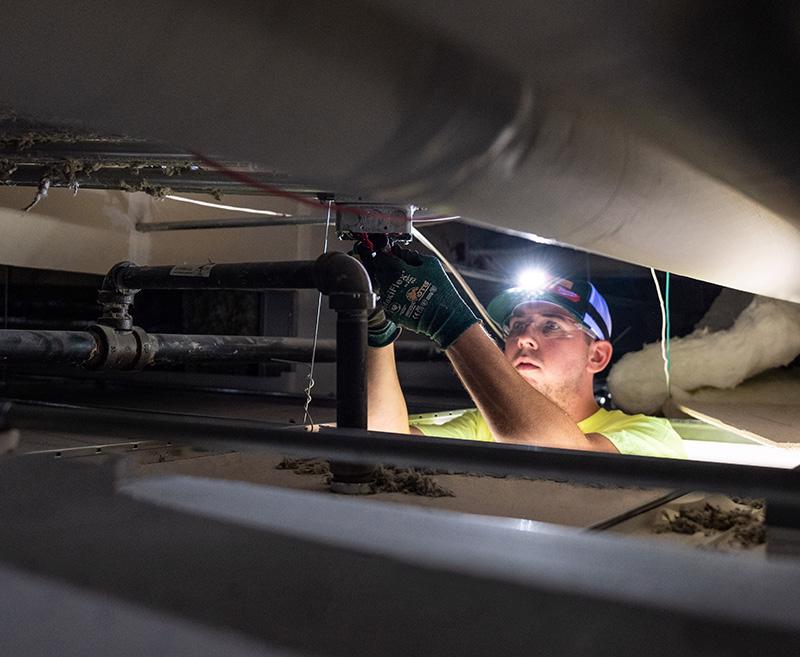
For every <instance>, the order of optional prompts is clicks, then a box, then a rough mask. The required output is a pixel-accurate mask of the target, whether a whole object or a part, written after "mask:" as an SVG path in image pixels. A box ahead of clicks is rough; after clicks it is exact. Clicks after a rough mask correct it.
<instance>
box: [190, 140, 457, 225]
mask: <svg viewBox="0 0 800 657" xmlns="http://www.w3.org/2000/svg"><path fill="white" fill-rule="evenodd" d="M189 152H190V153H191V154H192V155H194V156H195V157H196V158H197V159H198V160H199V161H200V162H202V163H203V164H205V165H207V166H209V167H211V168H212V169H216V170H217V171H219V172H220V173H222V174H223V175H225V176H227V177H228V178H230V179H231V180H236V181H238V182H240V183H243V184H244V185H247V186H248V187H252V188H253V189H258V190H260V191H262V192H264V193H265V194H269V195H271V196H280V197H283V198H288V199H290V200H292V201H295V202H296V203H300V204H302V205H306V206H308V207H312V208H323V209H324V208H325V207H326V206H325V205H324V204H323V203H322V202H321V201H316V200H314V199H310V198H308V197H307V196H303V195H302V194H297V193H296V192H290V191H288V190H285V189H281V188H280V187H276V186H275V185H270V184H268V183H263V182H260V181H258V180H256V179H255V178H253V177H251V176H249V175H247V174H246V173H244V172H243V171H236V170H234V169H231V168H229V167H227V166H225V165H224V164H222V163H221V162H217V161H216V160H213V159H211V158H210V157H208V156H206V155H203V154H202V153H198V152H197V151H189ZM336 209H337V211H339V212H347V213H350V214H354V215H356V216H359V214H360V213H362V212H363V209H361V208H358V207H355V206H348V205H339V204H337V205H336ZM371 216H373V217H376V218H379V219H382V220H385V221H393V220H395V219H397V217H396V216H395V215H388V214H384V213H382V212H372V213H371ZM444 218H445V216H444V215H442V216H440V217H425V221H434V220H436V219H444Z"/></svg>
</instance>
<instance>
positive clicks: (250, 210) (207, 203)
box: [164, 194, 292, 217]
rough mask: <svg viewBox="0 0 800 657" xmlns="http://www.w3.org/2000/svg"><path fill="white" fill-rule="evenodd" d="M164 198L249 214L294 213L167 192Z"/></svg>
mask: <svg viewBox="0 0 800 657" xmlns="http://www.w3.org/2000/svg"><path fill="white" fill-rule="evenodd" d="M164 198H167V199H169V200H170V201H180V202H181V203H191V204H192V205H202V206H203V207H206V208H216V209H217V210H234V211H235V212H246V213H249V214H265V215H268V216H270V217H291V216H292V215H290V214H286V213H284V212H275V211H274V210H259V209H257V208H240V207H238V206H236V205H225V204H224V203H212V202H211V201H200V200H198V199H196V198H186V197H185V196H176V195H175V194H167V195H165V196H164Z"/></svg>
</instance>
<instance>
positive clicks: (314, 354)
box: [303, 201, 333, 425]
mask: <svg viewBox="0 0 800 657" xmlns="http://www.w3.org/2000/svg"><path fill="white" fill-rule="evenodd" d="M332 205H333V201H328V202H327V206H328V212H327V214H326V216H325V239H324V241H323V243H322V253H327V252H328V229H329V228H330V226H331V207H332ZM321 310H322V292H320V293H319V296H318V297H317V319H316V322H315V323H314V343H313V345H312V346H311V363H310V365H309V368H308V376H307V377H306V380H307V381H308V385H307V386H306V389H305V393H306V403H305V405H304V406H303V424H307V423H311V424H312V425H313V424H314V420H313V418H312V417H311V413H309V411H308V407H309V406H311V388H313V387H314V362H315V361H316V357H317V336H318V335H319V315H320V311H321Z"/></svg>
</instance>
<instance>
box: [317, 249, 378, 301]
mask: <svg viewBox="0 0 800 657" xmlns="http://www.w3.org/2000/svg"><path fill="white" fill-rule="evenodd" d="M314 282H315V283H316V285H317V288H318V289H319V290H320V292H322V293H323V294H337V293H346V294H347V293H350V294H352V293H356V294H358V293H360V294H367V295H368V294H372V283H371V281H370V279H369V274H368V273H367V270H366V269H365V268H364V265H362V264H361V262H359V260H358V259H357V258H354V257H353V256H349V255H347V254H346V253H339V252H334V253H324V254H322V255H321V256H320V257H319V258H317V260H316V262H315V263H314Z"/></svg>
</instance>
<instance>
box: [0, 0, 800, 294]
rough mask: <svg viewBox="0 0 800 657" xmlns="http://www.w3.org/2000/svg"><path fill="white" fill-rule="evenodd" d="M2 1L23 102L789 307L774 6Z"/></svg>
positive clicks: (788, 156) (799, 269)
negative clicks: (44, 5) (122, 7)
mask: <svg viewBox="0 0 800 657" xmlns="http://www.w3.org/2000/svg"><path fill="white" fill-rule="evenodd" d="M41 18H42V16H41V8H40V7H38V6H36V5H30V4H29V5H23V4H16V5H13V6H10V7H7V8H4V23H3V26H2V28H0V31H2V37H3V38H2V39H0V56H2V57H3V60H4V61H7V62H14V65H13V66H10V67H7V68H6V70H5V72H4V76H5V80H4V92H5V101H6V102H8V103H10V104H11V105H12V106H14V107H15V108H16V109H17V110H18V111H20V112H23V113H31V114H36V115H40V116H43V117H54V116H55V118H58V119H61V120H64V119H66V120H80V121H81V122H83V123H84V124H85V125H86V126H89V127H91V128H96V129H104V130H112V131H117V132H126V133H128V134H130V135H134V136H141V137H148V138H160V139H166V140H168V141H171V142H173V143H177V144H180V145H182V146H184V147H186V148H188V149H192V150H195V151H199V152H203V153H219V154H222V155H228V156H235V157H239V158H248V159H250V160H252V161H255V162H258V163H261V164H264V165H266V166H274V167H279V168H280V169H282V170H283V171H285V172H288V173H289V174H291V176H293V177H298V178H299V179H303V180H308V181H319V184H320V185H321V186H324V187H325V188H328V189H333V190H334V191H337V192H340V193H356V194H369V195H371V196H372V197H374V198H380V199H381V200H384V201H388V202H400V203H405V202H414V203H416V204H418V205H426V206H428V207H430V208H431V209H433V210H436V211H445V212H448V213H451V212H455V213H458V214H461V215H462V216H465V217H468V218H469V219H470V220H472V221H475V222H477V223H482V224H486V225H493V226H497V227H499V228H501V229H503V230H507V231H513V232H516V233H519V234H522V235H525V236H528V237H531V238H541V239H548V240H554V241H557V242H561V243H565V244H569V245H573V246H576V247H578V248H582V249H586V250H589V251H592V252H596V253H601V254H604V255H607V256H611V257H614V258H618V259H622V260H626V261H630V262H634V263H638V264H644V265H650V266H654V267H656V268H660V269H665V270H669V271H672V272H675V273H678V274H682V275H686V276H691V277H694V278H698V279H701V280H706V281H711V282H714V283H718V284H721V285H726V286H729V287H734V288H738V289H742V290H747V291H750V292H755V293H759V294H762V295H766V296H772V297H777V298H781V299H786V300H790V301H800V230H798V217H800V174H798V169H797V166H796V162H795V160H796V156H795V154H796V153H797V152H798V150H799V149H798V146H800V144H798V143H797V142H798V140H800V137H798V136H797V131H796V130H795V129H794V121H795V119H794V116H795V113H796V112H795V108H796V107H797V102H796V101H797V96H798V95H800V91H799V90H800V85H798V84H797V81H798V77H800V66H799V65H798V63H797V62H798V58H797V55H798V47H797V35H796V30H795V28H794V27H793V26H795V25H796V20H795V18H796V16H795V13H794V8H793V5H792V4H791V3H787V2H776V3H770V4H769V5H768V6H764V5H755V4H752V3H750V4H748V5H744V4H742V5H741V6H739V5H734V6H726V7H725V8H724V10H723V9H721V8H720V7H719V5H718V4H717V3H714V2H711V1H710V0H708V1H701V2H672V1H668V0H652V1H650V2H643V3H638V4H635V5H632V6H624V7H623V6H620V5H619V4H618V3H613V2H609V1H601V2H599V3H593V4H592V6H591V7H586V6H585V3H580V2H577V0H574V1H572V2H565V3H557V4H555V5H554V4H552V3H546V2H533V3H530V2H522V0H515V1H513V2H510V3H506V4H505V5H503V6H501V7H496V6H491V7H490V6H488V5H486V4H485V3H479V2H475V1H469V2H465V3H444V4H441V3H439V4H437V5H435V9H434V6H433V5H430V6H428V5H423V4H422V3H412V2H404V1H402V0H383V2H379V3H363V2H355V1H349V2H345V3H343V4H342V3H337V4H335V5H334V4H331V3H323V2H319V1H300V2H295V3H291V4H288V5H287V4H286V3H277V2H271V3H264V2H254V1H245V0H238V1H235V2H229V3H225V4H220V3H212V2H191V3H190V2H188V1H185V0H180V1H179V0H176V1H173V2H171V3H169V4H168V5H164V3H156V2H153V1H145V2H142V3H139V4H138V5H137V7H136V10H135V11H131V12H128V13H126V14H125V15H124V16H123V17H121V16H120V14H119V10H118V9H117V8H115V7H111V6H110V5H108V4H107V3H101V2H99V1H97V0H95V1H88V2H85V3H80V4H79V5H76V6H71V5H70V6H67V5H54V6H51V7H48V9H47V20H46V21H44V20H41Z"/></svg>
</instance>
